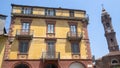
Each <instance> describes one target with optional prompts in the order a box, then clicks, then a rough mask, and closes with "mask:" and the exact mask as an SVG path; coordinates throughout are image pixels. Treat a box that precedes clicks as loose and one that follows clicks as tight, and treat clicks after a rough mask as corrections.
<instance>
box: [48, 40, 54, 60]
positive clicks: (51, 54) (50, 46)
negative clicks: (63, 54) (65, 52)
mask: <svg viewBox="0 0 120 68" xmlns="http://www.w3.org/2000/svg"><path fill="white" fill-rule="evenodd" d="M47 44H48V49H47V53H48V54H47V55H48V59H54V58H55V42H54V41H49V42H48V43H47Z"/></svg>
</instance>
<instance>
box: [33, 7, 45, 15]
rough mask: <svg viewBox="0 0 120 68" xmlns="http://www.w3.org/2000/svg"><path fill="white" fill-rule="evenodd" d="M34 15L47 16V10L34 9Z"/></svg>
mask: <svg viewBox="0 0 120 68" xmlns="http://www.w3.org/2000/svg"><path fill="white" fill-rule="evenodd" d="M33 14H35V15H45V9H43V8H33Z"/></svg>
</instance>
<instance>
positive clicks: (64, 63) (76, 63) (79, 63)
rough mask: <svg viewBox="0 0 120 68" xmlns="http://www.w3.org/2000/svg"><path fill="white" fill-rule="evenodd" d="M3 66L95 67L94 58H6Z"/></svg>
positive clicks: (46, 67)
mask: <svg viewBox="0 0 120 68" xmlns="http://www.w3.org/2000/svg"><path fill="white" fill-rule="evenodd" d="M2 68H93V67H92V60H90V59H87V60H85V59H83V60H80V59H76V60H68V59H67V60H65V59H63V60H4V61H3V65H2Z"/></svg>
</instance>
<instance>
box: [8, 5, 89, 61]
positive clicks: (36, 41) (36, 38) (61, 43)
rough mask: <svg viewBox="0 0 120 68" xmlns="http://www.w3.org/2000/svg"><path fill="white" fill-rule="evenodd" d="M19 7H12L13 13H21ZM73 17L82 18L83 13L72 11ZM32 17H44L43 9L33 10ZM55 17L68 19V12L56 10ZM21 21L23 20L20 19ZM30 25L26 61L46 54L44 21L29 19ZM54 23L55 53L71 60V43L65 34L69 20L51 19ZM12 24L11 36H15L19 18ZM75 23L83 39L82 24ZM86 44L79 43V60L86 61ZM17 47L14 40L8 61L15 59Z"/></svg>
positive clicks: (16, 41) (18, 26) (18, 27)
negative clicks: (31, 35) (32, 32)
mask: <svg viewBox="0 0 120 68" xmlns="http://www.w3.org/2000/svg"><path fill="white" fill-rule="evenodd" d="M21 10H22V9H21V7H17V9H16V7H14V8H13V13H21ZM74 13H75V14H74V15H75V17H79V18H84V17H85V13H84V12H82V11H74ZM33 15H45V9H44V8H33ZM55 15H56V16H62V17H66V18H67V17H69V10H62V9H59V10H58V9H56V14H55ZM22 19H23V18H22ZM31 19H32V23H31V26H30V29H32V30H34V34H33V39H32V40H31V41H30V45H29V51H28V59H40V58H42V52H46V51H47V50H46V49H47V44H46V42H45V38H46V32H47V31H46V30H47V25H46V19H41V18H31ZM51 20H54V21H56V24H55V38H57V41H56V43H55V48H56V52H60V58H61V59H72V51H71V43H70V41H68V40H67V32H69V31H70V27H69V23H68V22H70V20H59V19H51ZM14 22H15V23H14V24H13V28H12V29H13V32H12V35H13V36H16V30H17V29H21V26H22V25H21V18H20V17H16V18H15V20H14ZM72 22H73V23H74V22H77V23H78V25H77V32H81V33H83V37H85V35H84V34H85V33H84V31H82V22H81V21H74V20H72ZM85 43H86V42H85V41H84V40H82V41H81V42H80V43H79V46H80V55H81V59H87V56H88V55H87V50H86V48H87V46H86V44H85ZM18 47H19V40H17V39H14V41H13V43H12V44H11V50H10V54H9V58H10V59H17V57H18V56H17V55H18Z"/></svg>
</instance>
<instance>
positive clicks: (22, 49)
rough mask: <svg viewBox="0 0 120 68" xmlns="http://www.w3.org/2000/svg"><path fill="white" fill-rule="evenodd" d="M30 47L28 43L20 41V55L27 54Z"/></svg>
mask: <svg viewBox="0 0 120 68" xmlns="http://www.w3.org/2000/svg"><path fill="white" fill-rule="evenodd" d="M28 46H29V42H28V41H20V42H19V52H20V53H27V52H28Z"/></svg>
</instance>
